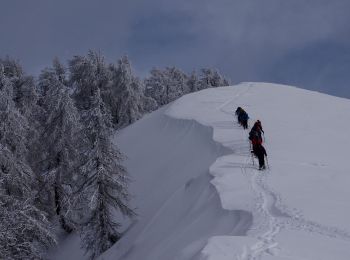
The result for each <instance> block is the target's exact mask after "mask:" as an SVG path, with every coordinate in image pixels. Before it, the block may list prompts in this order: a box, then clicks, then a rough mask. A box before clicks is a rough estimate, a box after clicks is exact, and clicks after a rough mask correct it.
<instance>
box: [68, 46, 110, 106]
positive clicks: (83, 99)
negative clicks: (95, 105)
mask: <svg viewBox="0 0 350 260" xmlns="http://www.w3.org/2000/svg"><path fill="white" fill-rule="evenodd" d="M69 71H70V79H69V85H71V86H72V88H73V89H74V91H75V93H74V99H75V101H76V104H77V108H78V109H79V110H81V111H82V110H85V109H89V108H90V103H89V102H90V97H91V95H93V92H94V90H95V89H96V87H97V88H99V89H100V90H101V91H104V90H105V89H106V88H108V85H109V84H110V74H109V70H108V69H107V67H106V64H105V62H104V58H103V56H102V55H100V54H99V53H96V52H93V51H89V53H88V55H87V56H86V57H84V56H75V57H74V58H73V59H72V60H70V61H69Z"/></svg>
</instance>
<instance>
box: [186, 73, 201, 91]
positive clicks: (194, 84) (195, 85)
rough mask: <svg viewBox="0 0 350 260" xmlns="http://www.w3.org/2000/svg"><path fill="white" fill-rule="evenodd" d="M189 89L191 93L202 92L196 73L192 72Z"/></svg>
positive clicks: (188, 81) (189, 78) (188, 84)
mask: <svg viewBox="0 0 350 260" xmlns="http://www.w3.org/2000/svg"><path fill="white" fill-rule="evenodd" d="M187 87H188V90H189V92H190V93H192V92H196V91H198V90H200V81H199V79H198V75H197V73H196V71H192V73H191V75H190V76H189V77H188V80H187Z"/></svg>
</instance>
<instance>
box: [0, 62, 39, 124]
mask: <svg viewBox="0 0 350 260" xmlns="http://www.w3.org/2000/svg"><path fill="white" fill-rule="evenodd" d="M0 64H1V66H3V73H4V75H5V76H6V77H7V78H8V80H10V82H11V83H12V86H13V100H14V101H15V105H16V107H17V108H18V109H19V111H20V112H21V114H23V115H25V116H26V117H27V118H28V119H29V118H30V117H31V116H32V114H33V113H34V110H35V109H36V107H35V106H36V102H37V99H38V96H37V93H36V87H35V82H34V78H33V77H32V76H27V75H25V74H24V72H23V70H22V67H21V66H20V64H19V63H18V62H17V61H15V60H11V59H9V58H6V59H4V60H0Z"/></svg>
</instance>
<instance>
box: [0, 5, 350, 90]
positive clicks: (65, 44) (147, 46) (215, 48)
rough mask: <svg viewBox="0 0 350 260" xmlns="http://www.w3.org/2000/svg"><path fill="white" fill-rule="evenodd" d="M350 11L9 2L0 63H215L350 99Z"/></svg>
mask: <svg viewBox="0 0 350 260" xmlns="http://www.w3.org/2000/svg"><path fill="white" fill-rule="evenodd" d="M348 10H350V2H349V1H347V0H333V1H329V0H290V1H283V0H264V1H261V0H217V1H211V0H192V1H188V0H178V1H164V0H150V1H141V0H134V1H120V0H119V1H115V0H114V1H113V0H99V1H97V0H75V1H69V0H63V1H54V0H31V1H19V0H12V1H8V2H6V3H2V8H1V10H0V35H1V41H0V56H3V55H6V54H10V55H11V56H13V57H17V58H20V59H21V60H22V61H23V63H24V64H25V66H26V68H27V69H28V70H29V71H30V72H33V71H37V68H41V67H43V66H45V65H48V64H50V61H51V59H52V58H53V56H59V57H62V58H63V59H67V58H69V57H71V56H72V55H74V54H81V53H86V51H87V50H88V49H97V50H101V52H102V53H104V54H105V55H106V57H107V58H109V59H110V60H114V59H116V58H118V57H119V56H121V55H122V54H128V55H129V56H130V57H131V60H132V62H133V64H134V66H135V68H136V69H137V71H139V72H140V73H141V74H142V75H145V74H146V71H148V70H149V69H150V68H151V67H154V66H167V65H175V66H178V67H181V68H183V69H185V70H187V71H190V70H192V69H194V68H199V67H203V66H211V67H218V68H219V69H220V70H221V71H223V72H224V73H225V74H226V75H228V76H229V77H231V78H232V80H233V81H234V82H238V81H249V80H264V81H277V82H284V83H285V82H290V83H295V84H296V83H297V84H298V85H299V86H302V87H308V88H312V89H315V88H317V89H320V90H323V91H326V92H328V93H332V94H338V95H343V96H346V95H348V96H350V90H348V89H347V87H345V86H348V85H349V83H350V79H349V78H348V77H346V76H345V75H344V74H345V71H346V70H345V69H344V68H345V67H350V62H349V61H348V60H347V59H342V57H348V56H347V53H348V52H349V46H350V35H349V24H350V16H349V15H348ZM329 46H333V47H332V48H330V47H329ZM334 46H342V47H341V48H340V47H334ZM314 50H315V51H314ZM316 50H317V51H316ZM296 54H298V55H299V54H300V55H301V56H300V57H299V56H298V55H296ZM327 55H335V58H334V59H332V60H331V61H330V60H329V59H327V58H326V57H327ZM296 56H298V58H296ZM310 57H311V58H310ZM317 57H321V58H317ZM322 57H324V58H322ZM301 67H304V68H305V69H304V70H303V72H305V73H303V74H302V76H301V74H300V73H298V71H299V69H300V68H301ZM307 68H315V70H314V71H309V70H308V69H307ZM308 71H309V72H308ZM315 71H317V72H318V73H315ZM324 85H332V86H333V87H332V88H331V89H330V88H325V87H324ZM338 90H339V91H338Z"/></svg>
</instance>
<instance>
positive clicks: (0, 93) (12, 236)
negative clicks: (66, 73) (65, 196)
mask: <svg viewBox="0 0 350 260" xmlns="http://www.w3.org/2000/svg"><path fill="white" fill-rule="evenodd" d="M13 84H14V83H13V81H12V80H11V78H9V77H8V76H7V75H6V74H5V69H4V66H3V65H1V64H0V204H1V205H0V233H2V234H1V235H0V258H1V259H37V258H39V257H40V254H41V253H42V252H43V249H44V247H47V246H48V245H51V244H52V243H54V242H55V239H54V235H53V234H52V232H51V230H50V225H49V223H48V222H47V221H46V218H45V215H44V213H43V212H42V211H41V210H39V209H37V208H36V207H35V206H34V199H35V192H34V191H35V186H36V182H35V178H34V174H33V172H32V169H31V167H30V166H29V165H28V163H27V161H26V157H27V153H28V150H27V146H26V144H27V138H26V137H27V133H28V129H29V127H28V125H29V124H28V121H27V120H26V118H25V117H24V116H23V115H22V114H21V113H20V112H19V111H18V109H17V107H16V105H15V102H14V99H13V96H14V85H13Z"/></svg>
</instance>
